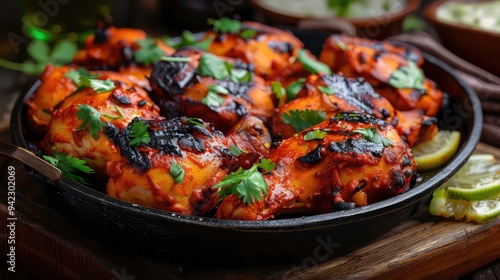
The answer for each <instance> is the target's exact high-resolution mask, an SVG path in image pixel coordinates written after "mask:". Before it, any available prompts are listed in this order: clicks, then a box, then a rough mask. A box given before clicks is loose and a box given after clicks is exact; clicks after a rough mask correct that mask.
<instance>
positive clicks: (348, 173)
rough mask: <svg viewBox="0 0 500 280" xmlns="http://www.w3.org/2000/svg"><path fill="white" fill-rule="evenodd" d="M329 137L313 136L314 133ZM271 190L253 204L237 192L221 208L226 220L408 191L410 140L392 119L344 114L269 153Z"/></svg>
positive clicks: (345, 204) (323, 209)
mask: <svg viewBox="0 0 500 280" xmlns="http://www.w3.org/2000/svg"><path fill="white" fill-rule="evenodd" d="M316 130H318V131H321V132H324V133H325V134H326V135H324V138H321V139H312V140H307V139H306V138H305V136H306V135H307V134H308V133H309V132H311V131H316ZM268 157H269V159H270V160H271V162H273V163H275V164H276V167H275V168H274V169H273V170H272V171H270V172H268V173H265V174H264V175H263V176H264V178H265V181H266V182H267V185H268V187H269V188H268V191H267V194H265V196H266V197H265V198H264V199H263V200H261V201H256V202H255V203H253V204H251V205H247V204H245V203H243V202H242V201H241V200H240V199H238V197H237V196H236V195H229V196H227V197H226V198H225V199H224V200H223V201H222V203H221V204H220V206H219V207H218V210H217V213H216V217H218V218H222V219H241V220H265V219H270V218H274V217H277V216H278V215H280V214H285V213H293V212H299V213H314V214H318V213H328V212H331V211H335V210H339V209H349V208H353V207H355V206H364V205H367V204H370V203H373V202H375V201H379V200H381V199H384V198H388V197H391V196H394V195H397V194H400V193H402V192H404V191H405V190H406V189H407V188H408V187H409V186H410V183H411V181H412V178H413V174H414V172H415V163H414V160H413V156H412V154H411V152H410V149H408V146H407V144H406V143H405V142H404V141H403V140H402V139H401V138H400V137H399V135H398V133H397V131H396V130H395V129H394V128H393V127H392V126H391V125H389V124H388V123H386V122H384V121H382V120H379V119H376V118H374V117H372V116H370V115H366V114H357V113H340V114H338V115H337V116H336V117H332V118H330V119H329V120H326V121H324V122H322V123H320V124H318V125H316V126H313V127H311V128H309V129H307V130H304V131H302V132H300V133H298V134H297V136H296V137H291V138H288V139H285V140H283V142H281V144H279V146H278V147H277V148H275V149H273V150H272V151H271V152H270V153H269V155H268Z"/></svg>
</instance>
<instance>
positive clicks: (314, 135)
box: [304, 129, 327, 141]
mask: <svg viewBox="0 0 500 280" xmlns="http://www.w3.org/2000/svg"><path fill="white" fill-rule="evenodd" d="M326 135H327V133H326V132H324V131H321V130H319V129H315V130H312V131H309V132H307V133H306V135H304V141H310V140H314V139H323V138H325V137H326Z"/></svg>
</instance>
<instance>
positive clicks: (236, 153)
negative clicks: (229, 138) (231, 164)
mask: <svg viewBox="0 0 500 280" xmlns="http://www.w3.org/2000/svg"><path fill="white" fill-rule="evenodd" d="M229 149H230V150H231V154H233V156H235V157H239V156H241V155H242V154H247V153H248V152H247V151H244V150H242V149H241V148H240V147H238V146H236V145H231V146H230V147H229Z"/></svg>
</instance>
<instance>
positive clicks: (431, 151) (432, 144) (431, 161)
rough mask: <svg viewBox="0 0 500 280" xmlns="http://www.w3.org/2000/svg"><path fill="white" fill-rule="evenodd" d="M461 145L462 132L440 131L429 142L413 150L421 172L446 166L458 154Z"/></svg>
mask: <svg viewBox="0 0 500 280" xmlns="http://www.w3.org/2000/svg"><path fill="white" fill-rule="evenodd" d="M459 144H460V132H458V131H448V130H440V131H438V133H437V134H436V136H435V137H434V138H433V139H432V140H430V141H427V142H423V143H420V144H418V145H416V146H414V147H413V148H412V149H411V150H412V153H413V156H414V158H415V162H416V163H417V169H418V170H420V171H423V170H430V169H435V168H438V167H441V166H443V165H445V164H446V163H447V162H448V161H450V159H451V158H452V157H453V156H454V155H455V153H456V152H457V149H458V146H459Z"/></svg>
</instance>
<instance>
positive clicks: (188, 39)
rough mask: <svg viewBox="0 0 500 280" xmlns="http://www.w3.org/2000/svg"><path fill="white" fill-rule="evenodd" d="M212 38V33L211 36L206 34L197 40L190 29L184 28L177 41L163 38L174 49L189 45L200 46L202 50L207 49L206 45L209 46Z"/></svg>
mask: <svg viewBox="0 0 500 280" xmlns="http://www.w3.org/2000/svg"><path fill="white" fill-rule="evenodd" d="M213 40H214V35H213V34H212V35H211V36H208V37H207V38H205V39H204V40H201V41H198V40H196V38H195V35H194V34H193V33H191V31H189V30H184V31H182V34H181V41H180V42H179V41H178V42H174V41H173V40H172V39H170V38H166V39H164V42H165V43H166V44H167V45H169V46H171V47H172V48H174V49H176V50H178V49H180V48H182V47H187V46H191V47H197V48H200V49H202V50H205V51H207V50H208V47H210V44H212V42H213Z"/></svg>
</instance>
